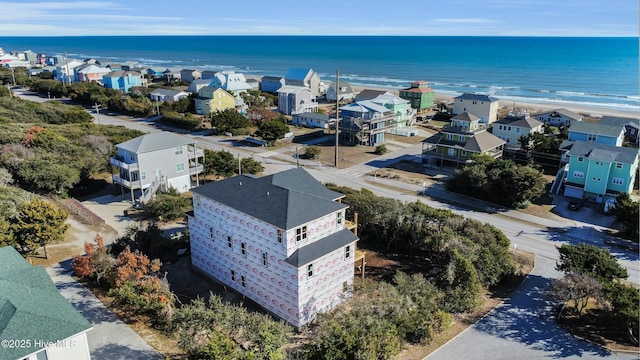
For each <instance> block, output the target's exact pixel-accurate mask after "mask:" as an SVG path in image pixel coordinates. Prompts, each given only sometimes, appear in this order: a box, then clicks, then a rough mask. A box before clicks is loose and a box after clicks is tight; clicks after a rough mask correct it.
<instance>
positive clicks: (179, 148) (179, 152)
mask: <svg viewBox="0 0 640 360" xmlns="http://www.w3.org/2000/svg"><path fill="white" fill-rule="evenodd" d="M180 154H182V146H177V147H176V155H180Z"/></svg>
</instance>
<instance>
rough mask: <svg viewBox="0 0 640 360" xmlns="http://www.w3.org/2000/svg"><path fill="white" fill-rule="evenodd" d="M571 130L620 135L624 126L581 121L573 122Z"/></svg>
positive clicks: (613, 135)
mask: <svg viewBox="0 0 640 360" xmlns="http://www.w3.org/2000/svg"><path fill="white" fill-rule="evenodd" d="M569 132H570V133H571V132H579V133H584V134H596V135H604V136H612V137H618V136H620V134H621V133H623V132H624V126H622V125H607V124H599V123H590V122H584V121H580V122H574V123H572V124H571V127H569Z"/></svg>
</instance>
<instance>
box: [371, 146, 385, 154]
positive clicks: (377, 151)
mask: <svg viewBox="0 0 640 360" xmlns="http://www.w3.org/2000/svg"><path fill="white" fill-rule="evenodd" d="M373 152H374V153H375V154H376V155H384V154H386V153H387V145H385V144H382V145H378V146H376V149H375V150H374V151H373Z"/></svg>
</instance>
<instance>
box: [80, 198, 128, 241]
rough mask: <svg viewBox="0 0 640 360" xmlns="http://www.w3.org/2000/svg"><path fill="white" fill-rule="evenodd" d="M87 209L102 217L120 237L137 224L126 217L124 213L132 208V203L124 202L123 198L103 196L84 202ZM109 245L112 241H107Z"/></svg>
mask: <svg viewBox="0 0 640 360" xmlns="http://www.w3.org/2000/svg"><path fill="white" fill-rule="evenodd" d="M82 205H84V206H85V207H86V208H87V209H89V210H91V211H92V212H93V213H94V214H96V215H98V216H99V217H101V218H102V219H103V220H104V221H105V222H106V223H107V225H109V226H111V227H112V228H114V229H115V230H116V231H117V232H118V236H122V235H124V234H125V232H126V231H127V228H128V227H129V226H132V225H134V224H135V221H133V220H131V218H130V217H128V216H124V211H125V210H126V209H128V208H129V207H131V202H130V201H127V200H123V199H122V196H119V195H117V196H114V195H103V196H100V197H97V198H93V199H91V200H86V201H83V202H82ZM105 240H106V241H107V243H111V242H112V241H110V239H105Z"/></svg>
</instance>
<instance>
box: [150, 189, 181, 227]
mask: <svg viewBox="0 0 640 360" xmlns="http://www.w3.org/2000/svg"><path fill="white" fill-rule="evenodd" d="M190 206H191V201H190V199H188V198H186V197H184V196H182V194H180V193H179V192H178V190H176V189H175V188H169V190H168V191H161V192H158V193H157V194H156V196H155V197H154V198H153V199H152V200H151V201H149V202H148V203H147V204H146V207H147V209H149V211H150V212H151V214H153V216H155V217H159V218H162V220H165V221H173V220H177V219H180V218H182V217H184V216H185V215H184V214H185V212H187V210H188V209H189V207H190Z"/></svg>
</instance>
